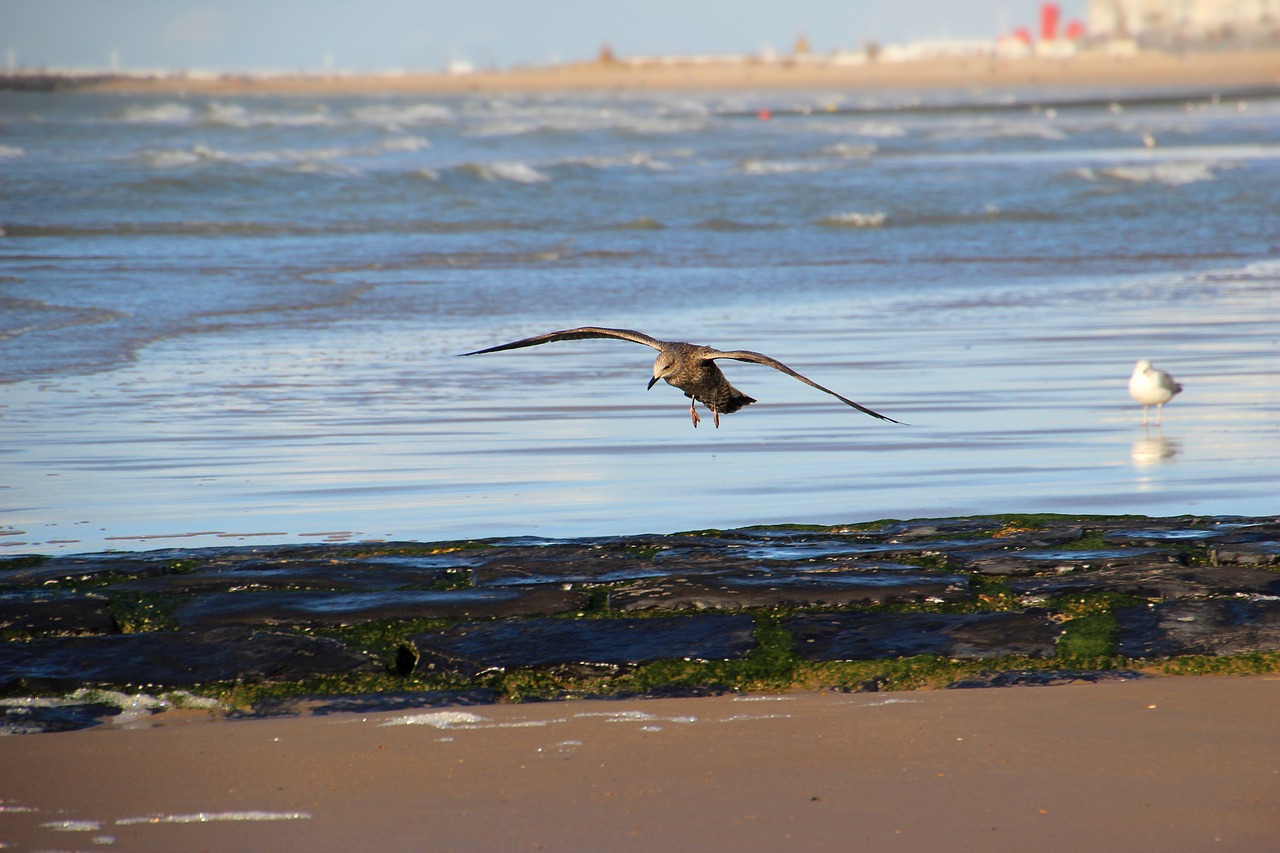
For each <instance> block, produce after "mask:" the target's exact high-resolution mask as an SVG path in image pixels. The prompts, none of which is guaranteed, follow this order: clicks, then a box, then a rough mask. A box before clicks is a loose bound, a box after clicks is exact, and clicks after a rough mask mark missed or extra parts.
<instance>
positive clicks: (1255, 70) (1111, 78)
mask: <svg viewBox="0 0 1280 853" xmlns="http://www.w3.org/2000/svg"><path fill="white" fill-rule="evenodd" d="M1277 84H1280V51H1230V52H1220V53H1190V54H1182V55H1179V54H1165V53H1144V54H1139V55H1135V56H1128V57H1115V56H1108V55H1105V54H1101V53H1088V54H1080V55H1077V56H1074V57H1070V58H1026V59H997V58H992V57H967V58H945V59H927V60H915V61H909V62H871V63H863V64H859V65H834V64H829V63H822V64H819V63H816V62H812V63H810V62H806V63H772V64H765V63H750V62H747V63H707V64H692V63H678V62H673V63H670V64H657V63H650V64H624V63H612V64H600V63H581V64H571V65H560V66H550V67H531V68H516V69H512V70H508V71H482V72H477V73H472V74H440V73H422V74H418V73H405V74H386V75H377V74H371V75H349V76H348V75H344V76H324V75H319V74H317V75H296V76H290V75H281V76H271V77H254V76H249V75H244V76H235V75H225V76H222V77H218V78H216V79H203V78H181V77H175V78H156V79H150V80H146V79H135V78H117V79H113V80H109V81H106V82H102V83H98V84H95V85H94V86H93V88H97V89H103V90H107V91H119V92H156V93H170V94H172V93H185V94H213V95H224V96H226V95H235V94H360V93H379V92H386V93H461V92H500V91H509V92H540V91H663V90H691V91H697V90H703V91H706V90H732V89H766V90H767V89H842V88H854V89H859V88H863V89H879V88H884V89H900V88H907V89H914V88H938V89H955V88H968V87H975V86H976V87H993V88H1011V87H1023V86H1051V87H1072V86H1079V87H1086V86H1119V87H1135V88H1140V87H1151V86H1169V87H1186V88H1193V89H1196V90H1200V89H1205V88H1213V87H1222V86H1238V87H1249V86H1273V85H1277Z"/></svg>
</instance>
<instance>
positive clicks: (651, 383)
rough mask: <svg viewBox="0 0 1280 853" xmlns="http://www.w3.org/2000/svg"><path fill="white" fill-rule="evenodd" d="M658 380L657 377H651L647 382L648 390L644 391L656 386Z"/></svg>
mask: <svg viewBox="0 0 1280 853" xmlns="http://www.w3.org/2000/svg"><path fill="white" fill-rule="evenodd" d="M658 379H659V377H657V376H655V377H653V378H652V379H650V380H649V387H648V389H646V390H652V389H653V386H654V385H656V384H658Z"/></svg>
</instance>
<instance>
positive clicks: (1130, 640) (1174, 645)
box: [1116, 599, 1280, 658]
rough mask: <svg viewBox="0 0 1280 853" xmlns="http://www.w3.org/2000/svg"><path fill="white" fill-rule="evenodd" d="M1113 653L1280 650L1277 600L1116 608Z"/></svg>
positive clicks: (1157, 654)
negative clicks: (1114, 647) (1114, 650)
mask: <svg viewBox="0 0 1280 853" xmlns="http://www.w3.org/2000/svg"><path fill="white" fill-rule="evenodd" d="M1116 619H1117V620H1118V621H1119V623H1120V632H1119V637H1118V640H1117V643H1116V649H1117V651H1118V652H1119V653H1120V654H1122V655H1125V656H1127V657H1132V658H1166V657H1174V656H1176V655H1235V654H1242V653H1246V652H1259V651H1277V650H1280V601H1276V600H1267V601H1245V600H1241V599H1229V600H1217V601H1177V602H1169V603H1166V604H1156V605H1151V606H1146V607H1126V608H1122V609H1120V610H1118V611H1117V612H1116Z"/></svg>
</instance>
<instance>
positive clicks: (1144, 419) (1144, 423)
mask: <svg viewBox="0 0 1280 853" xmlns="http://www.w3.org/2000/svg"><path fill="white" fill-rule="evenodd" d="M1148 408H1149V407H1148V406H1143V407H1142V425H1143V426H1146V425H1147V409H1148Z"/></svg>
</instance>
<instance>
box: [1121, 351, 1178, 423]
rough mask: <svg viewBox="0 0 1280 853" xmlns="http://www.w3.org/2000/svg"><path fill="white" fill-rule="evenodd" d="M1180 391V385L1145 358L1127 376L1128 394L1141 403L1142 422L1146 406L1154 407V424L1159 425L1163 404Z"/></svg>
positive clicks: (1145, 420) (1145, 414)
mask: <svg viewBox="0 0 1280 853" xmlns="http://www.w3.org/2000/svg"><path fill="white" fill-rule="evenodd" d="M1180 391H1182V386H1181V385H1179V384H1178V383H1177V382H1175V381H1174V380H1173V377H1172V376H1170V375H1169V374H1167V373H1165V372H1164V371H1163V370H1157V369H1156V368H1154V367H1152V366H1151V362H1149V361H1147V360H1146V359H1145V358H1144V359H1142V360H1141V361H1139V362H1138V363H1137V364H1136V365H1134V368H1133V375H1132V376H1130V377H1129V396H1130V397H1132V398H1133V399H1135V400H1137V401H1138V402H1139V403H1141V404H1142V422H1143V423H1144V424H1145V423H1146V422H1147V408H1148V407H1149V406H1155V407H1156V425H1157V426H1159V425H1160V414H1161V412H1162V411H1163V407H1164V404H1165V403H1167V402H1169V401H1170V400H1172V399H1173V398H1174V396H1175V395H1177V394H1178V393H1179V392H1180Z"/></svg>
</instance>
